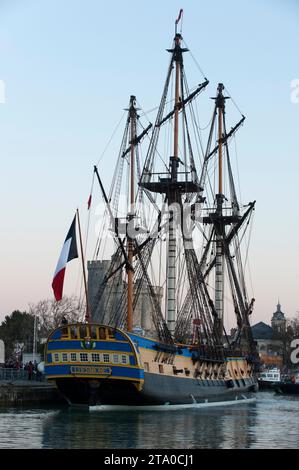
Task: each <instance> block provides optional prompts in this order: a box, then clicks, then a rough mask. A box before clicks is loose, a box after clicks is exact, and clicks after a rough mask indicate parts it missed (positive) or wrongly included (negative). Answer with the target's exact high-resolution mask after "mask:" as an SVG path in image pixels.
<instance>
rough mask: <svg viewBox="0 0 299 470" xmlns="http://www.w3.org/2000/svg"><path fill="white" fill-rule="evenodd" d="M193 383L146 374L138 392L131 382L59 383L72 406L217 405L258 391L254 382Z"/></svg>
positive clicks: (71, 381)
mask: <svg viewBox="0 0 299 470" xmlns="http://www.w3.org/2000/svg"><path fill="white" fill-rule="evenodd" d="M208 382H209V381H204V380H196V379H194V380H190V379H185V378H179V377H167V376H158V375H156V374H148V373H145V376H144V385H143V389H142V390H141V391H138V390H137V389H136V387H135V386H134V385H133V384H132V383H131V382H126V381H112V380H110V381H109V380H105V379H104V380H102V381H101V380H100V381H98V382H97V383H96V384H95V383H94V382H93V381H90V380H88V379H82V378H81V379H59V380H56V384H57V387H58V389H59V390H60V392H61V393H62V394H63V395H64V396H65V397H66V399H67V401H68V402H69V403H70V404H77V405H91V406H92V405H126V406H155V405H166V404H167V405H182V404H193V403H198V404H203V403H217V402H226V401H232V400H236V399H238V398H239V397H242V398H245V396H246V398H251V397H252V392H254V391H255V390H256V388H255V384H254V383H253V381H249V380H248V383H247V384H246V385H237V384H233V385H231V384H228V383H226V382H224V381H217V380H214V381H211V382H209V383H208ZM212 382H213V383H212Z"/></svg>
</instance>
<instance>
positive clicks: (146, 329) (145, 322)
mask: <svg viewBox="0 0 299 470" xmlns="http://www.w3.org/2000/svg"><path fill="white" fill-rule="evenodd" d="M110 263H111V260H97V261H89V262H88V263H87V267H88V300H89V304H90V305H91V308H92V306H94V305H96V302H95V297H96V295H97V292H98V289H99V286H100V285H101V283H102V281H103V279H104V276H105V274H106V272H107V271H108V270H109V266H110ZM120 274H121V272H120ZM119 281H120V282H115V283H114V284H111V285H110V286H112V293H111V294H110V296H109V297H106V293H105V291H104V294H103V296H102V299H101V302H100V304H97V305H96V308H95V310H94V311H91V314H92V315H91V316H92V317H94V318H101V319H102V322H103V323H107V322H109V314H111V312H113V311H114V310H115V304H116V307H117V305H118V304H120V302H121V297H122V293H123V290H124V289H126V283H125V282H124V281H121V280H119ZM109 282H110V281H109ZM134 288H135V286H134ZM154 290H155V292H156V295H157V298H158V300H159V303H160V305H161V303H162V299H163V288H162V287H158V286H154ZM107 300H108V303H107V302H106V301H107ZM104 305H105V306H106V308H105V312H104V311H103V310H104ZM152 313H153V307H152V302H151V299H150V296H149V294H148V289H147V287H146V285H145V284H144V285H142V287H141V291H140V294H139V297H138V300H137V304H136V307H135V309H134V315H133V328H134V329H136V330H140V329H141V330H143V333H144V334H145V335H149V336H153V335H155V333H156V331H155V327H154V324H153V320H152V316H153V315H152Z"/></svg>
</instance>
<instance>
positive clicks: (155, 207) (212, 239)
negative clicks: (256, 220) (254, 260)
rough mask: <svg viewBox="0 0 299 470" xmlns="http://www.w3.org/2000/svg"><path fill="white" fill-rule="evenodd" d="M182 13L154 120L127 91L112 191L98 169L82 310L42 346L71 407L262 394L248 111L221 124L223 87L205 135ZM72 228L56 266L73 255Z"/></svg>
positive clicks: (49, 373)
mask: <svg viewBox="0 0 299 470" xmlns="http://www.w3.org/2000/svg"><path fill="white" fill-rule="evenodd" d="M180 16H181V13H180ZM180 16H179V18H178V19H177V20H176V22H175V34H174V40H173V43H172V46H171V48H169V49H167V52H168V54H169V58H170V60H169V64H168V69H167V75H166V80H165V84H164V87H163V92H162V98H161V101H160V104H159V106H158V108H157V113H156V117H155V120H154V123H153V124H152V123H150V122H146V123H145V124H144V123H143V122H142V120H143V119H145V120H146V116H147V113H145V112H142V111H141V107H140V105H139V103H138V104H137V99H136V97H135V96H133V95H132V96H130V99H129V105H128V108H127V110H126V112H127V117H126V123H125V129H124V133H123V137H122V140H121V146H120V150H119V154H118V158H116V159H115V160H116V166H115V171H114V175H113V178H112V184H111V188H110V191H109V192H106V190H105V187H104V184H103V181H102V179H101V175H100V171H99V170H98V168H97V167H94V180H95V182H96V184H97V185H98V187H99V192H100V195H101V196H100V198H99V200H101V201H102V202H103V204H104V214H103V217H102V226H101V229H100V230H99V239H98V243H97V247H96V250H95V253H96V256H95V259H94V260H93V261H91V262H89V263H88V264H89V276H88V282H87V279H86V275H85V270H84V281H85V287H86V293H87V297H86V318H85V321H82V322H79V323H70V324H69V323H65V324H62V325H61V326H60V327H58V328H56V329H55V330H54V331H53V332H52V333H51V334H50V335H49V337H48V340H47V343H46V349H45V375H46V377H47V380H48V381H51V382H55V383H56V385H57V387H58V389H59V390H60V392H61V393H62V394H63V395H64V396H65V398H66V399H67V401H68V402H69V403H70V404H80V405H91V406H92V405H97V406H103V407H105V406H114V407H115V406H137V407H142V406H161V405H163V406H165V405H167V406H175V405H190V406H194V405H206V404H208V405H211V404H218V403H223V402H226V403H230V402H231V403H233V402H234V403H235V402H238V401H242V400H245V401H246V400H247V399H251V397H252V392H254V391H255V390H256V386H257V380H256V371H257V368H258V355H257V352H256V348H255V343H254V340H253V337H252V333H251V328H250V315H251V314H252V311H253V304H254V299H250V298H249V297H248V294H247V288H246V283H245V272H244V271H245V270H244V266H245V264H246V260H247V255H248V253H247V251H248V247H247V248H246V247H245V249H244V247H243V245H242V242H243V241H244V240H245V241H246V240H248V232H249V231H250V228H251V220H252V215H253V211H254V208H255V202H249V203H247V204H242V203H241V201H240V198H239V197H238V195H237V189H236V184H235V180H234V171H233V164H232V159H231V157H230V141H231V140H233V139H234V136H235V133H236V132H237V130H238V129H239V128H240V127H241V125H242V124H243V123H244V120H245V117H244V116H243V115H240V119H239V120H238V122H236V123H234V125H233V127H231V128H230V129H229V130H228V129H227V119H226V115H227V107H228V106H227V105H228V101H229V99H230V98H231V97H230V96H229V94H228V93H227V91H226V88H225V86H224V84H222V83H219V84H218V86H217V89H216V90H215V92H214V93H213V94H214V96H213V97H212V100H211V101H210V100H209V103H212V106H211V113H210V116H209V117H208V119H209V125H208V127H207V131H206V139H205V140H206V142H204V139H203V134H202V127H201V124H200V122H199V121H198V116H199V115H200V112H199V110H200V96H201V95H202V94H203V92H204V91H205V90H206V89H207V87H208V84H209V81H208V80H207V79H206V78H205V76H204V75H203V79H202V80H201V82H200V84H198V85H196V86H195V87H194V88H191V89H189V86H188V81H187V76H186V73H185V67H184V62H185V57H186V56H187V55H189V54H188V53H189V49H188V48H187V45H186V44H185V42H184V39H183V37H182V31H180V32H178V28H179V24H180ZM191 56H192V54H191ZM192 58H193V56H192ZM195 62H196V61H195ZM199 73H200V68H199ZM231 102H232V99H230V101H229V103H231ZM206 119H207V118H206ZM144 149H145V151H144ZM107 163H108V164H109V162H107ZM75 222H76V220H75V219H74V222H73V224H72V227H71V229H70V232H69V234H68V236H67V239H66V241H65V245H64V252H63V253H62V255H61V258H60V265H61V266H60V268H61V267H63V266H64V265H63V262H62V261H63V260H64V262H67V261H69V260H70V259H72V258H74V257H76V255H77V253H76V247H75V246H74V243H75V235H73V236H72V233H73V234H74V227H75ZM109 243H110V245H109ZM81 246H82V240H81ZM65 250H67V251H65ZM109 250H110V256H107V253H108V251H109ZM82 253H83V251H82ZM101 257H102V259H101ZM98 258H100V259H98ZM107 258H109V259H107ZM244 258H245V261H244ZM84 264H85V263H84V261H83V268H84ZM98 266H100V267H101V270H100V271H101V275H93V277H92V273H93V269H96V268H97V267H98ZM60 268H59V266H58V268H57V270H56V271H57V272H56V280H57V279H58V281H59V280H60V281H61V277H62V278H63V276H64V270H63V269H64V268H63V269H62V270H61V269H60ZM62 271H63V273H62ZM100 271H99V270H98V271H97V273H98V274H99V272H100ZM56 287H57V286H56ZM228 316H231V317H233V318H234V321H235V324H236V327H235V328H234V331H233V332H228V331H227V329H226V325H225V323H226V322H225V319H226V318H227V317H228Z"/></svg>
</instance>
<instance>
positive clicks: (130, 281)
mask: <svg viewBox="0 0 299 470" xmlns="http://www.w3.org/2000/svg"><path fill="white" fill-rule="evenodd" d="M135 105H136V97H135V96H133V95H132V96H131V97H130V107H129V118H130V144H131V146H130V209H129V213H128V227H130V226H131V224H132V220H133V219H134V215H135V178H134V172H135V164H134V163H135V141H136V121H137V110H136V106H135ZM129 231H130V230H127V246H128V262H129V265H128V268H127V275H128V313H127V330H128V331H132V329H133V289H134V272H133V269H132V266H133V240H132V238H131V237H130V233H129Z"/></svg>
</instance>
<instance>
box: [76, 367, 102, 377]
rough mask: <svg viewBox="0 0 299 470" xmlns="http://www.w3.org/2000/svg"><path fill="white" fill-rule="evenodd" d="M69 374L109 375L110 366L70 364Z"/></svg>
mask: <svg viewBox="0 0 299 470" xmlns="http://www.w3.org/2000/svg"><path fill="white" fill-rule="evenodd" d="M71 374H101V375H110V374H111V368H110V367H100V366H99V367H88V366H85V367H84V366H83V367H82V366H71Z"/></svg>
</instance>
